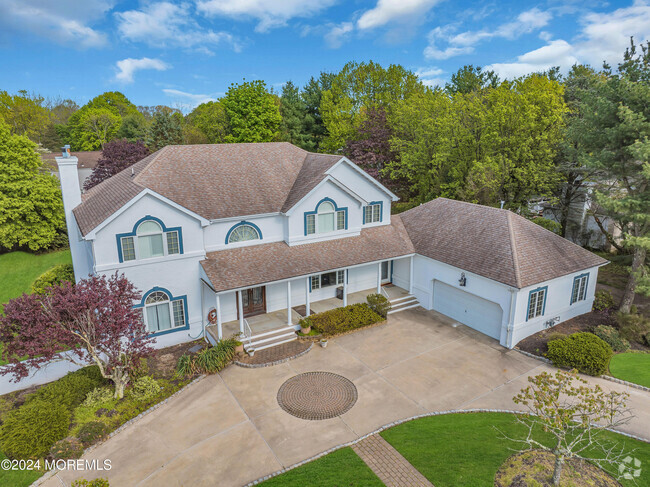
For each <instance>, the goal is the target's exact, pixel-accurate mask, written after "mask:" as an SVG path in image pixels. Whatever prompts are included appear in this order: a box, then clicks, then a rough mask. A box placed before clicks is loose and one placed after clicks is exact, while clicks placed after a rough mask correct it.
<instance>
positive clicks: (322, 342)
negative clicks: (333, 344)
mask: <svg viewBox="0 0 650 487" xmlns="http://www.w3.org/2000/svg"><path fill="white" fill-rule="evenodd" d="M320 346H321V347H323V348H325V347H327V339H326V338H321V340H320Z"/></svg>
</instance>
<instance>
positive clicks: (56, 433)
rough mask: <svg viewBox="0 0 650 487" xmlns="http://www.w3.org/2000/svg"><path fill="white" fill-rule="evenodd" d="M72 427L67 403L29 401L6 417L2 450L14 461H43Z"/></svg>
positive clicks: (0, 438) (1, 433)
mask: <svg viewBox="0 0 650 487" xmlns="http://www.w3.org/2000/svg"><path fill="white" fill-rule="evenodd" d="M69 427H70V411H69V410H68V408H67V407H66V406H65V405H64V404H62V403H60V402H46V401H29V402H26V403H25V404H23V405H22V406H21V407H19V408H18V409H14V410H13V411H11V412H10V413H9V414H7V417H6V418H5V421H4V423H3V424H2V426H1V427H0V447H2V451H3V452H4V453H5V454H6V455H7V456H9V457H11V458H17V459H27V458H42V457H44V456H45V455H47V453H48V452H49V451H50V448H51V447H52V445H53V444H54V443H55V442H56V441H58V440H60V439H62V438H64V437H65V436H66V434H67V433H68V428H69Z"/></svg>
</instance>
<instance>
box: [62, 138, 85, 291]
mask: <svg viewBox="0 0 650 487" xmlns="http://www.w3.org/2000/svg"><path fill="white" fill-rule="evenodd" d="M61 152H62V154H61V157H57V158H56V164H57V166H59V180H60V181H61V194H62V195H63V209H64V211H65V223H66V225H67V227H68V240H69V241H70V253H71V254H72V266H73V267H74V275H75V279H76V280H77V281H78V280H79V279H81V278H84V277H87V276H88V271H89V269H88V261H87V256H86V249H85V247H86V245H85V244H86V242H84V241H83V240H82V238H81V233H80V232H79V227H77V221H76V220H75V217H74V215H73V214H72V210H73V209H74V208H76V207H77V206H78V205H80V204H81V187H80V186H79V176H78V174H77V164H78V162H79V160H78V159H77V158H76V157H75V156H71V155H70V146H69V145H66V146H64V147H62V148H61Z"/></svg>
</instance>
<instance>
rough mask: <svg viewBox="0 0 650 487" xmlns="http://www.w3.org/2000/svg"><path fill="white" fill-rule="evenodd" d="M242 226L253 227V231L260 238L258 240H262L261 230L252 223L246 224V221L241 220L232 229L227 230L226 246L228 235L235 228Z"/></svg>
mask: <svg viewBox="0 0 650 487" xmlns="http://www.w3.org/2000/svg"><path fill="white" fill-rule="evenodd" d="M243 225H248V226H251V227H253V228H254V229H255V231H256V232H257V234H258V235H259V236H260V238H259V240H262V230H260V227H258V226H257V225H255V224H254V223H253V222H247V221H246V220H242V221H240V222H239V223H237V224H235V225H233V226H232V227H230V230H228V233H227V234H226V245H228V240H230V234H231V233H232V232H233V230H234V229H235V228H237V227H241V226H243ZM246 241H248V242H250V241H251V240H246ZM237 243H239V242H237Z"/></svg>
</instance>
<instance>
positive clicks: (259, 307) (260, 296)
mask: <svg viewBox="0 0 650 487" xmlns="http://www.w3.org/2000/svg"><path fill="white" fill-rule="evenodd" d="M241 300H242V310H243V311H244V318H246V317H248V316H253V315H259V314H262V313H266V287H265V286H260V287H254V288H252V289H244V290H243V291H242V292H241Z"/></svg>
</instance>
